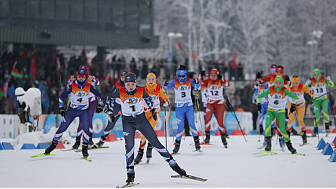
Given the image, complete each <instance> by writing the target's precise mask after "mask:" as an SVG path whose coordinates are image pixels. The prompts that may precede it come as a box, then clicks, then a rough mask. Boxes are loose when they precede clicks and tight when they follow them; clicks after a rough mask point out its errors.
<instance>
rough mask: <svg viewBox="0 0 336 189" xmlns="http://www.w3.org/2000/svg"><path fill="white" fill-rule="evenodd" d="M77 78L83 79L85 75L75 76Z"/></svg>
mask: <svg viewBox="0 0 336 189" xmlns="http://www.w3.org/2000/svg"><path fill="white" fill-rule="evenodd" d="M77 78H80V79H83V78H85V75H84V74H79V75H77Z"/></svg>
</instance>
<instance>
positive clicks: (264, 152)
mask: <svg viewBox="0 0 336 189" xmlns="http://www.w3.org/2000/svg"><path fill="white" fill-rule="evenodd" d="M260 154H270V155H275V154H278V153H276V152H272V151H266V150H265V151H261V152H258V153H253V155H260ZM294 154H296V155H300V156H305V154H302V153H299V152H295V153H294Z"/></svg>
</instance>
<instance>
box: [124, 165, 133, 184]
mask: <svg viewBox="0 0 336 189" xmlns="http://www.w3.org/2000/svg"><path fill="white" fill-rule="evenodd" d="M134 178H135V172H134V166H130V167H129V168H127V180H126V182H127V183H133V182H134Z"/></svg>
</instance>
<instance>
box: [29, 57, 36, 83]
mask: <svg viewBox="0 0 336 189" xmlns="http://www.w3.org/2000/svg"><path fill="white" fill-rule="evenodd" d="M36 72H37V70H36V52H34V54H33V59H32V62H31V64H30V73H29V78H30V81H31V82H32V83H33V82H34V81H35V80H36Z"/></svg>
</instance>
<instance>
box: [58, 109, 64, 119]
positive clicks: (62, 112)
mask: <svg viewBox="0 0 336 189" xmlns="http://www.w3.org/2000/svg"><path fill="white" fill-rule="evenodd" d="M59 109H60V114H61V116H62V117H64V116H65V110H64V108H63V107H60V108H59Z"/></svg>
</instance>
